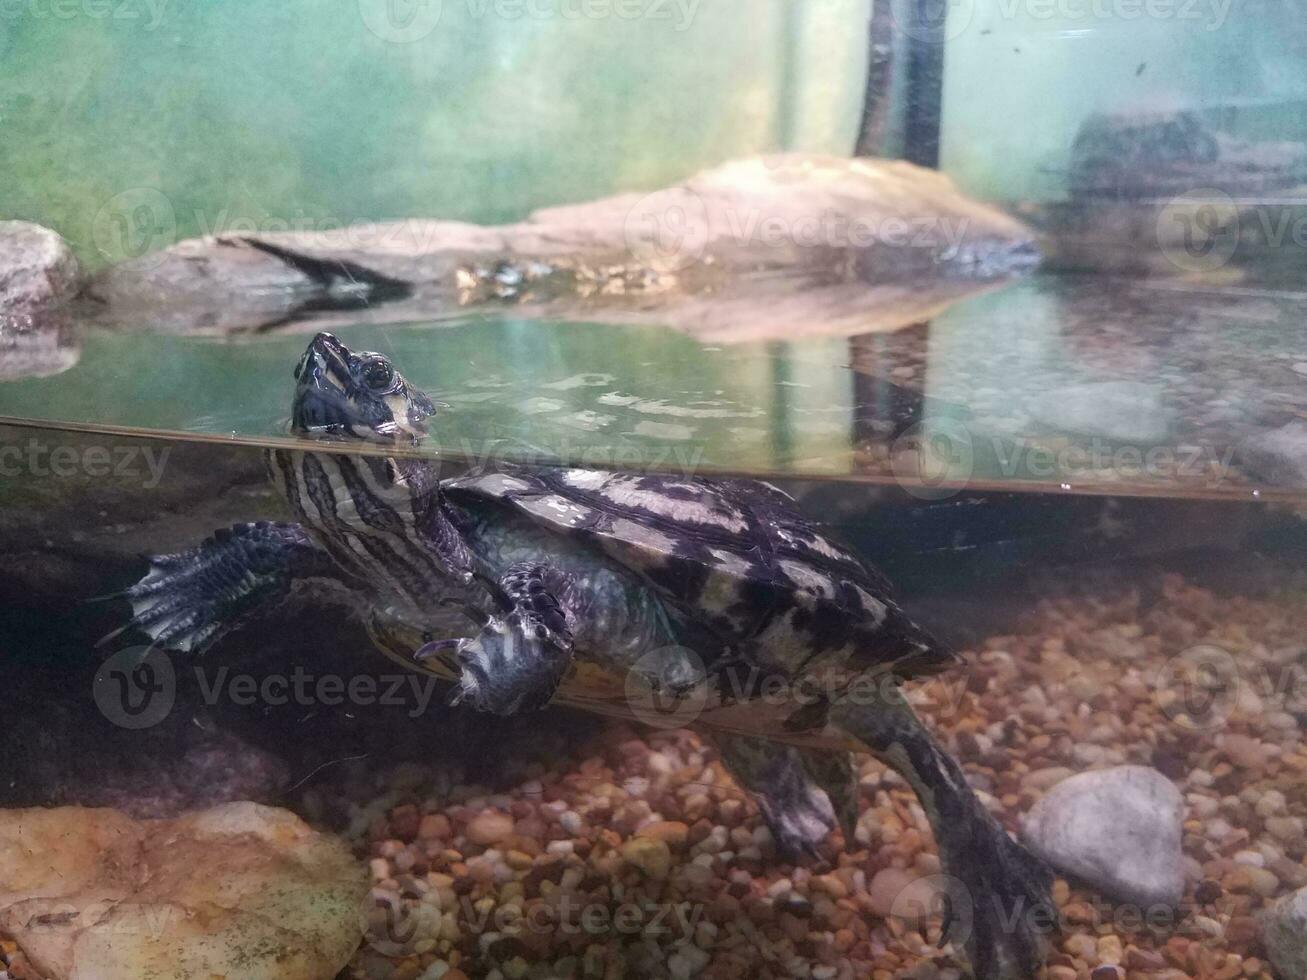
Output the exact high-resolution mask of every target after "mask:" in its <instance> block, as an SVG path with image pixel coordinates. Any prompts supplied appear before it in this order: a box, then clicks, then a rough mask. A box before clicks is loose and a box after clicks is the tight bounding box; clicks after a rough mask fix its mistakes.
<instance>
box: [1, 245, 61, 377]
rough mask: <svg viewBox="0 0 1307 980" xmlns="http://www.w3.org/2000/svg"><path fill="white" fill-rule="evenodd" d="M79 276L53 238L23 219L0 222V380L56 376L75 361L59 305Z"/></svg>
mask: <svg viewBox="0 0 1307 980" xmlns="http://www.w3.org/2000/svg"><path fill="white" fill-rule="evenodd" d="M79 275H80V272H79V268H78V264H77V259H76V257H75V256H74V255H73V253H72V250H71V249H70V248H69V247H68V243H67V242H65V241H64V240H63V239H62V238H60V237H59V235H58V234H56V233H55V232H53V231H51V230H50V229H49V228H42V227H41V226H40V225H34V224H32V223H30V222H27V221H0V381H3V380H6V379H9V378H20V377H41V376H45V375H50V374H58V373H59V372H60V371H64V370H67V369H68V368H70V367H72V365H73V364H75V363H76V362H77V353H78V344H77V340H76V337H75V333H74V331H73V329H72V327H71V325H70V322H69V319H68V317H67V315H66V313H65V310H64V307H65V305H66V304H67V302H68V301H69V300H70V299H71V298H72V296H73V294H74V293H75V292H76V291H77V286H78V277H79Z"/></svg>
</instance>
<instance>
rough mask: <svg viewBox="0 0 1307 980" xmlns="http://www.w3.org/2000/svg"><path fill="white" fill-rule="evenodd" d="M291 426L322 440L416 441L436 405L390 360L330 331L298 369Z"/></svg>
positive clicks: (320, 336)
mask: <svg viewBox="0 0 1307 980" xmlns="http://www.w3.org/2000/svg"><path fill="white" fill-rule="evenodd" d="M295 382H296V385H295V406H294V409H293V411H292V413H291V430H292V431H293V432H294V433H295V434H296V435H300V436H309V437H310V438H318V439H324V438H325V439H356V440H360V441H366V442H381V443H415V442H417V441H418V440H420V439H421V438H422V437H423V436H424V435H426V433H427V427H426V420H427V418H428V417H430V416H431V415H434V414H435V411H436V407H435V405H434V404H432V402H431V399H430V398H428V397H427V395H426V393H425V392H423V391H420V390H419V389H417V388H414V387H413V386H412V385H410V384H409V383H408V382H407V381H405V380H404V377H403V375H401V374H400V373H399V372H398V371H396V370H395V366H394V365H393V364H391V363H390V358H388V357H386V356H385V355H384V354H374V353H371V352H364V353H355V352H354V351H352V350H350V349H349V348H348V347H346V346H345V345H344V344H342V343H341V342H340V341H339V340H337V339H336V338H335V337H333V336H332V335H331V334H329V333H320V334H318V335H317V336H316V337H314V338H313V342H312V343H310V344H309V346H308V349H307V350H306V351H304V356H303V357H301V358H300V362H299V364H298V365H296V367H295Z"/></svg>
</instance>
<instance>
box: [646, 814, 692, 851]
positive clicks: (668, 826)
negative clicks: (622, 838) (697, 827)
mask: <svg viewBox="0 0 1307 980" xmlns="http://www.w3.org/2000/svg"><path fill="white" fill-rule="evenodd" d="M635 836H636V837H644V838H647V839H649V840H660V841H663V842H665V843H666V844H667V846H668V847H681V846H683V845H684V844H685V842H686V840H687V838H688V837H689V836H690V828H689V827H687V826H686V825H685V824H683V823H681V822H680V821H679V820H658V821H655V822H654V823H647V824H645V825H644V826H643V827H641V828H640V829H639V830H637V831H636V832H635Z"/></svg>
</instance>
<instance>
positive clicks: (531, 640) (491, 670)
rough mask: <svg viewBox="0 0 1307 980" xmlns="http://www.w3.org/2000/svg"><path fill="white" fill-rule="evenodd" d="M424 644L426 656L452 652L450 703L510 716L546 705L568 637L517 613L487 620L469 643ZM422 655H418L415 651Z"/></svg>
mask: <svg viewBox="0 0 1307 980" xmlns="http://www.w3.org/2000/svg"><path fill="white" fill-rule="evenodd" d="M447 642H448V641H440V642H438V643H431V644H427V645H426V647H424V648H423V649H427V648H430V647H439V648H440V650H439V651H433V652H432V654H431V655H433V656H438V655H440V653H447V652H452V653H453V655H454V659H455V661H456V662H457V665H458V668H459V683H458V690H457V691H456V692H455V693H454V698H453V700H452V701H451V703H452V704H459V703H461V702H463V701H465V700H466V701H469V702H471V704H472V705H473V706H474V707H476V708H477V709H479V710H481V711H489V712H491V713H492V714H496V715H511V714H515V713H517V712H518V711H523V710H525V711H532V710H536V709H539V708H543V707H544V706H545V705H546V704H548V703H549V700H550V698H552V697H553V696H554V692H555V691H557V690H558V685H559V684H560V683H562V680H563V675H564V674H565V673H566V672H567V668H568V665H569V664H570V663H571V661H572V638H571V637H570V636H568V635H560V634H557V633H555V632H554V631H553V630H551V629H549V627H547V626H545V625H544V624H543V623H541V622H539V621H538V620H537V619H535V618H534V617H532V616H530V615H529V614H528V613H525V612H524V611H522V610H520V609H519V610H515V611H514V612H512V613H510V614H509V615H508V616H507V617H506V618H504V619H500V618H498V617H491V618H490V619H489V620H488V622H487V623H486V625H485V627H484V628H483V629H482V630H481V632H480V633H478V634H477V635H476V636H475V637H473V638H472V639H470V640H455V641H453V646H452V647H448V646H445V645H444V644H445V643H447ZM421 652H422V651H419V653H421Z"/></svg>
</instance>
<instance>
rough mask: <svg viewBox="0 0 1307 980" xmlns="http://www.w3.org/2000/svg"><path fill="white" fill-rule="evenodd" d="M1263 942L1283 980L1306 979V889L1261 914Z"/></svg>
mask: <svg viewBox="0 0 1307 980" xmlns="http://www.w3.org/2000/svg"><path fill="white" fill-rule="evenodd" d="M1261 925H1262V942H1263V944H1264V945H1265V946H1266V952H1267V954H1268V955H1269V956H1270V958H1271V962H1272V963H1273V964H1274V965H1275V970H1276V973H1277V974H1278V975H1279V976H1282V977H1307V888H1300V889H1299V890H1298V891H1296V892H1294V893H1293V894H1291V895H1286V896H1284V898H1282V899H1280V900H1279V901H1278V902H1276V903H1275V904H1274V905H1272V906H1271V907H1270V908H1268V909H1267V910H1266V911H1265V912H1263V913H1262V920H1261Z"/></svg>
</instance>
